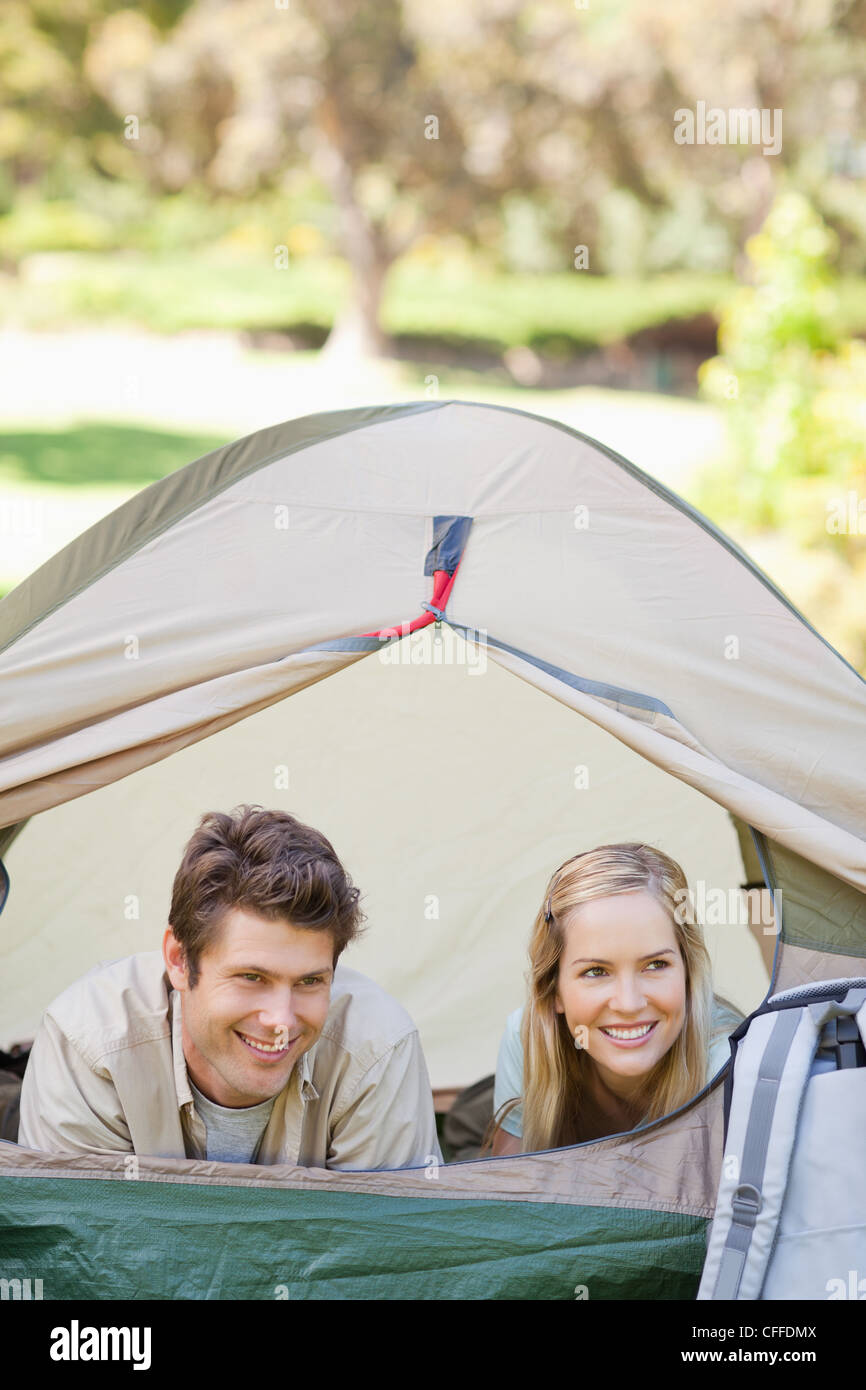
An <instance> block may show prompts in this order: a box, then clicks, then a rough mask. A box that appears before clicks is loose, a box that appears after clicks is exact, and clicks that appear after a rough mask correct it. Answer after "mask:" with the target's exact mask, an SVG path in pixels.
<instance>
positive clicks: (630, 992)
mask: <svg viewBox="0 0 866 1390" xmlns="http://www.w3.org/2000/svg"><path fill="white" fill-rule="evenodd" d="M563 925H564V935H565V943H564V947H563V951H562V955H561V957H560V961H559V978H558V984H557V991H556V1011H557V1013H561V1014H564V1015H565V1021H566V1023H567V1024H568V1028H569V1031H570V1032H571V1035H572V1037H574V1035H575V1032H576V1031H578V1030H580V1031H579V1040H580V1042H581V1045H582V1046H583V1048H584V1049H585V1051H586V1052H587V1053H588V1055H589V1056H590V1057H591V1058H592V1060H593V1062H594V1063H595V1065H596V1067H597V1068H598V1072H599V1076H600V1079H601V1080H602V1082H604V1084H605V1085H606V1086H607V1087H608V1089H609V1090H610V1091H612V1092H613V1093H614V1095H617V1096H619V1097H621V1098H623V1099H628V1098H630V1097H632V1096H633V1095H634V1094H635V1093H636V1092H637V1091H638V1090H639V1089H640V1085H641V1082H642V1081H643V1079H644V1078H645V1077H646V1076H647V1074H648V1073H649V1072H650V1071H651V1070H652V1068H653V1067H654V1066H655V1065H656V1063H658V1062H659V1061H661V1059H662V1057H664V1055H665V1054H666V1053H667V1052H668V1051H669V1050H670V1048H671V1047H673V1045H674V1043H675V1042H676V1040H677V1038H678V1037H679V1035H680V1033H681V1031H682V1028H683V1024H684V1022H685V1016H686V970H685V964H684V961H683V958H682V955H681V953H680V948H679V946H678V945H677V940H676V936H675V934H674V924H673V921H672V919H671V917H670V914H669V913H668V912H667V910H666V909H665V907H664V906H663V905H662V903H660V902H659V900H658V898H656V897H655V896H654V895H653V894H652V893H650V892H648V891H647V890H646V889H641V890H640V891H638V892H631V893H617V894H615V895H613V896H611V897H606V898H594V899H592V900H591V901H590V902H587V903H582V904H581V905H580V907H576V908H573V909H572V910H571V911H570V912H569V913H568V915H567V917H566V919H565V922H564V924H563Z"/></svg>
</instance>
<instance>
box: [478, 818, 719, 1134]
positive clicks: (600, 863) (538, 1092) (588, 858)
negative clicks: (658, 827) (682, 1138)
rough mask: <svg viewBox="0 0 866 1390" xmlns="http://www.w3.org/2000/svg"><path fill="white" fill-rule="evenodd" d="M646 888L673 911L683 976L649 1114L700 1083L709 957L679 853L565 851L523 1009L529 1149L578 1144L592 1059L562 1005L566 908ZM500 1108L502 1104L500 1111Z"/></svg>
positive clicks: (648, 1098) (647, 1094)
mask: <svg viewBox="0 0 866 1390" xmlns="http://www.w3.org/2000/svg"><path fill="white" fill-rule="evenodd" d="M640 889H644V890H646V891H648V892H650V893H652V894H653V895H654V896H655V897H656V898H657V899H658V901H659V902H660V903H661V905H662V906H663V907H665V908H666V909H667V911H668V912H669V913H670V917H671V921H672V924H673V928H674V935H675V938H676V942H677V945H678V946H679V949H680V952H681V954H682V958H683V963H684V965H685V976H686V1007H685V1019H684V1021H683V1026H682V1029H681V1030H680V1033H679V1036H678V1037H677V1040H676V1042H675V1043H674V1044H673V1046H672V1047H671V1048H670V1049H669V1050H668V1051H667V1052H666V1053H665V1055H664V1057H662V1058H661V1059H660V1061H659V1062H658V1063H657V1064H656V1066H655V1067H653V1069H652V1071H651V1072H650V1073H649V1075H648V1076H647V1078H646V1086H645V1089H644V1091H643V1097H644V1102H645V1110H646V1116H647V1120H648V1121H649V1120H657V1119H659V1118H660V1117H661V1116H662V1115H667V1114H669V1113H670V1112H671V1111H672V1110H676V1109H678V1108H679V1106H681V1105H683V1104H685V1102H686V1101H687V1100H690V1099H691V1097H692V1096H694V1095H695V1094H696V1093H697V1092H698V1091H699V1090H701V1088H702V1087H703V1085H704V1081H705V1079H706V1066H707V1052H708V1046H709V1033H710V1021H711V1015H712V1002H713V993H712V976H711V969H710V958H709V955H708V954H707V949H706V946H705V945H704V941H703V936H702V934H701V929H700V927H699V925H698V923H697V922H696V920H695V917H694V913H693V911H692V908H691V897H690V894H689V889H688V883H687V880H686V876H685V874H684V873H683V871H682V869H681V868H680V866H679V864H677V863H676V861H675V860H673V859H671V858H670V856H669V855H667V854H664V853H662V851H661V850H658V849H651V848H650V846H649V845H643V844H621V845H601V846H600V847H599V848H598V849H592V850H587V851H586V852H585V853H583V854H579V855H576V856H575V857H574V858H573V859H570V860H567V861H566V863H565V864H563V865H562V867H561V868H560V869H558V870H557V871H556V873H555V874H554V875H553V877H552V878H551V880H550V882H549V884H548V887H547V891H546V892H545V898H544V903H543V904H542V906H541V908H540V909H539V912H538V914H537V916H536V918H535V924H534V926H533V929H532V937H531V940H530V943H529V960H530V970H529V974H528V977H527V978H528V982H529V1002H528V1004H527V1007H526V1008H525V1010H524V1014H523V1025H522V1029H521V1037H522V1041H523V1071H524V1092H523V1141H522V1147H523V1151H524V1152H530V1151H532V1150H536V1149H554V1148H561V1147H562V1146H564V1145H566V1144H577V1143H581V1142H582V1140H583V1139H584V1138H585V1137H586V1135H585V1134H584V1133H582V1126H581V1096H582V1095H583V1094H584V1092H585V1087H586V1079H587V1067H589V1066H592V1065H593V1063H592V1060H591V1058H589V1057H588V1055H587V1054H586V1052H583V1051H580V1052H578V1051H577V1050H576V1049H575V1046H574V1039H573V1038H572V1036H571V1033H570V1032H569V1029H568V1024H567V1023H566V1021H565V1016H564V1015H563V1014H560V1013H557V1011H556V1007H555V1004H556V991H557V985H558V982H559V960H560V956H561V955H562V951H563V947H564V944H565V932H564V929H565V925H566V919H567V918H568V914H569V913H570V912H571V911H573V909H574V908H577V907H580V906H581V904H583V903H587V902H591V901H592V900H593V899H594V898H606V897H611V896H612V895H613V894H616V893H630V892H634V891H638V890H640ZM503 1114H504V1112H503Z"/></svg>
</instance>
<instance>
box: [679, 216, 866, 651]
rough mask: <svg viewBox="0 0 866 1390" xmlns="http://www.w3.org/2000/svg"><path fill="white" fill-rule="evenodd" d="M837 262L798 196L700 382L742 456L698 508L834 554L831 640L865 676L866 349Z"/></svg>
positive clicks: (755, 251) (767, 227) (775, 227)
mask: <svg viewBox="0 0 866 1390" xmlns="http://www.w3.org/2000/svg"><path fill="white" fill-rule="evenodd" d="M836 252H837V238H836V236H835V235H834V233H833V232H832V231H831V230H830V229H829V228H828V227H827V226H826V225H825V224H824V222H823V221H822V219H821V218H820V217H819V216H818V214H817V213H816V212H815V210H814V208H812V207H811V205H810V204H809V202H808V200H807V199H805V198H804V197H803V196H802V195H801V194H799V193H797V192H793V191H788V192H785V193H783V194H781V195H780V196H779V197H778V198H777V200H776V201H775V203H774V204H773V207H772V209H771V211H770V214H769V216H768V217H767V220H766V222H765V224H764V226H763V228H762V229H761V231H760V233H759V234H757V235H756V236H754V237H752V238H751V239H750V240H749V242H748V243H747V246H746V253H747V258H748V265H749V270H750V280H751V282H752V283H750V284H748V285H745V286H743V288H742V289H741V290H739V292H738V293H737V294H736V295H735V296H734V297H733V298H732V300H731V301H730V303H729V304H728V306H727V308H726V310H725V312H724V314H723V316H722V322H721V326H720V330H719V348H720V355H719V356H718V357H714V358H712V359H711V360H710V361H709V362H705V363H704V365H703V367H702V368H701V372H700V380H701V386H702V390H703V392H704V394H705V396H706V398H707V399H709V400H711V401H714V402H716V403H718V404H721V405H723V406H724V408H725V410H726V412H727V419H728V423H729V425H730V434H731V450H730V455H729V458H728V459H726V461H725V465H724V467H718V466H717V467H715V468H713V469H712V470H710V471H708V472H707V474H706V475H705V477H704V478H703V479H702V480H701V482H700V484H699V487H698V490H697V493H696V501H697V502H698V505H700V506H701V507H702V508H703V509H704V510H705V511H707V512H708V513H709V514H710V515H711V516H713V517H714V518H715V519H717V520H719V521H720V522H722V523H723V524H727V523H734V524H735V525H736V527H737V529H738V530H740V531H741V532H742V531H749V530H751V531H753V532H756V531H760V530H770V531H778V532H779V533H780V534H782V535H784V536H785V537H787V538H788V539H789V540H794V541H796V542H797V544H798V546H799V547H801V553H802V551H803V550H805V551H810V552H813V553H817V552H823V556H824V564H823V569H822V570H821V574H822V583H823V585H824V588H825V590H826V592H827V593H828V594H833V596H834V597H835V599H836V602H835V604H834V605H833V607H835V610H836V611H835V612H834V611H832V608H831V611H830V612H829V613H828V616H827V618H826V619H825V621H824V622H823V623H822V629H823V630H825V631H827V632H828V633H831V634H832V633H833V632H834V630H835V631H837V632H839V633H840V636H839V639H838V640H839V644H840V645H842V646H845V647H847V648H848V649H849V650H851V651H852V652H854V653H855V654H856V655H855V659H856V660H858V662H859V664H860V665H861V666H862V665H866V406H864V402H866V344H864V343H863V342H860V341H857V340H850V339H846V338H845V337H844V336H843V335H842V334H841V333H840V331H839V329H838V295H837V291H836V280H835V276H834V273H833V269H832V260H833V258H834V257H835V255H836ZM858 595H859V600H858V599H857V596H858ZM825 601H826V597H825ZM843 601H844V602H845V603H846V605H847V608H848V612H847V614H843V613H842V612H841V611H840V609H841V606H842V602H843ZM808 606H809V607H810V608H811V609H812V611H818V610H817V608H816V606H815V604H814V603H809V605H808ZM855 609H856V613H855Z"/></svg>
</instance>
